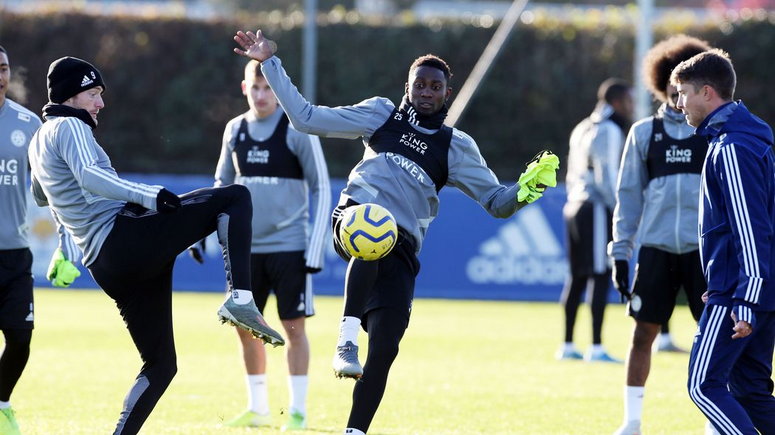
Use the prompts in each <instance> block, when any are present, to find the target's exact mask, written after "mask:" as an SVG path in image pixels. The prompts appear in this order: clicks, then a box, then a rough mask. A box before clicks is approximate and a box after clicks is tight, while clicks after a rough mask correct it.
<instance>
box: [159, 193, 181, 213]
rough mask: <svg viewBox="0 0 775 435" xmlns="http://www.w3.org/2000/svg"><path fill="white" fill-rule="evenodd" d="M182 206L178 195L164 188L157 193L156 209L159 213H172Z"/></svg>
mask: <svg viewBox="0 0 775 435" xmlns="http://www.w3.org/2000/svg"><path fill="white" fill-rule="evenodd" d="M179 208H180V198H179V197H178V195H175V194H174V193H172V192H170V191H169V190H167V189H164V188H162V189H161V190H160V191H159V193H158V194H157V195H156V211H158V212H159V213H171V212H173V211H175V210H177V209H179Z"/></svg>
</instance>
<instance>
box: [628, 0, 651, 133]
mask: <svg viewBox="0 0 775 435" xmlns="http://www.w3.org/2000/svg"><path fill="white" fill-rule="evenodd" d="M653 22H654V0H638V14H637V31H636V34H635V53H633V54H634V62H633V69H634V71H633V74H632V80H633V85H634V89H635V119H643V118H645V117H646V116H648V115H649V113H651V104H650V103H651V98H650V96H649V92H648V90H647V89H646V84H645V83H644V82H643V59H644V58H645V57H646V52H648V50H649V48H651V45H652V44H653V43H654V30H653V28H652V23H653Z"/></svg>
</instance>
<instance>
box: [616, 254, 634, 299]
mask: <svg viewBox="0 0 775 435" xmlns="http://www.w3.org/2000/svg"><path fill="white" fill-rule="evenodd" d="M613 274H614V276H613V281H614V287H615V288H616V290H617V291H618V292H619V294H621V296H622V302H624V300H625V299H626V300H628V301H629V300H630V299H632V295H631V294H630V264H629V262H628V261H627V260H615V261H614V271H613Z"/></svg>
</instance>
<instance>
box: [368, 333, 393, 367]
mask: <svg viewBox="0 0 775 435" xmlns="http://www.w3.org/2000/svg"><path fill="white" fill-rule="evenodd" d="M369 346H371V342H369ZM396 356H398V340H397V339H388V340H381V341H380V342H379V343H378V344H376V345H375V346H374V347H373V348H369V360H370V361H381V362H382V363H385V364H387V365H390V364H392V363H393V360H395V359H396Z"/></svg>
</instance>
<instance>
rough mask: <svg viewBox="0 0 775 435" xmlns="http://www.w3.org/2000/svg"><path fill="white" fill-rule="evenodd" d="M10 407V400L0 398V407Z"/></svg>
mask: <svg viewBox="0 0 775 435" xmlns="http://www.w3.org/2000/svg"><path fill="white" fill-rule="evenodd" d="M10 407H11V402H3V401H2V400H0V409H7V408H10Z"/></svg>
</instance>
